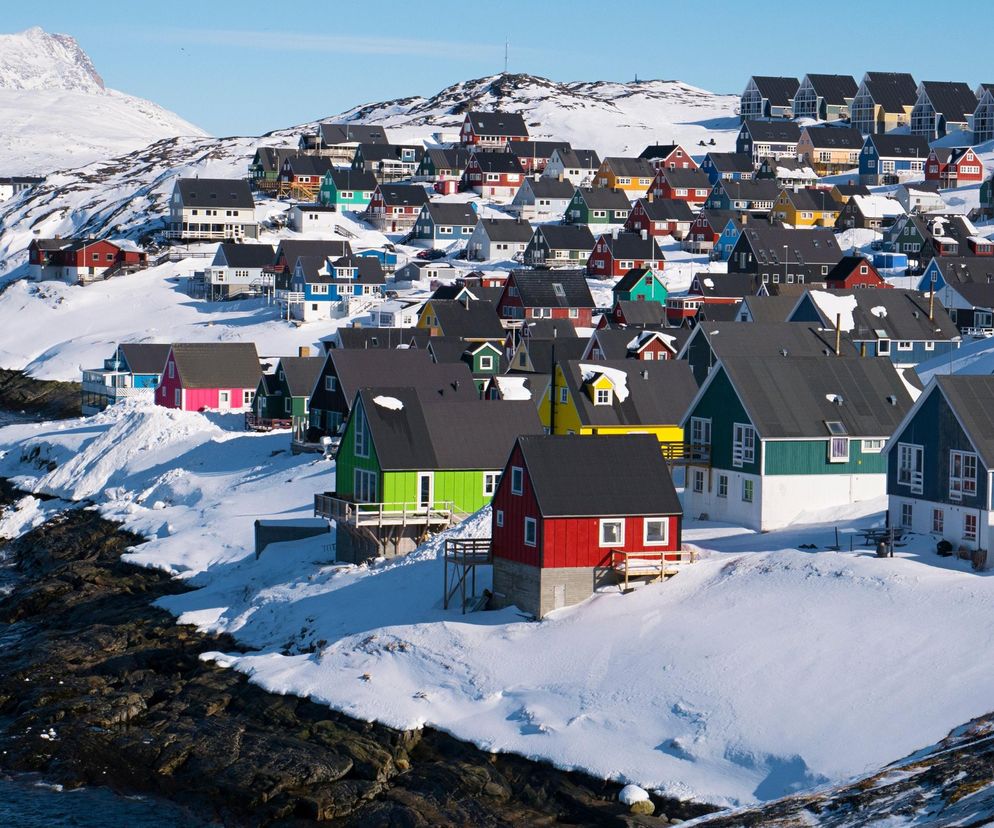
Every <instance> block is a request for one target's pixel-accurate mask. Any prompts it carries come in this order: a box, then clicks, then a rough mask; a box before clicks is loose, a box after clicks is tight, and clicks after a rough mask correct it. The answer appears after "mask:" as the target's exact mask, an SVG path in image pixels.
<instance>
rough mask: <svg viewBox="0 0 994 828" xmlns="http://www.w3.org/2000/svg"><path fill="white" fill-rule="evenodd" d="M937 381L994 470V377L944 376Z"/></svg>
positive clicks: (987, 462)
mask: <svg viewBox="0 0 994 828" xmlns="http://www.w3.org/2000/svg"><path fill="white" fill-rule="evenodd" d="M935 382H936V385H937V386H938V387H939V390H941V391H942V393H943V394H944V395H945V397H946V399H947V400H948V401H949V406H950V407H951V408H952V409H953V411H954V412H955V414H956V416H957V418H958V419H959V421H960V423H962V425H963V430H964V431H966V436H967V437H969V438H970V442H972V443H973V447H974V448H975V449H976V450H977V453H978V454H979V455H980V458H981V460H982V461H983V464H984V466H985V467H987V468H988V469H989V468H991V467H994V376H990V375H986V376H985V375H975V376H970V375H960V376H957V375H955V374H954V375H952V376H946V375H944V374H940V375H937V376H936V377H935Z"/></svg>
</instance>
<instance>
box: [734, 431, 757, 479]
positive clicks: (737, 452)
mask: <svg viewBox="0 0 994 828" xmlns="http://www.w3.org/2000/svg"><path fill="white" fill-rule="evenodd" d="M754 462H756V429H754V428H753V427H752V426H750V425H743V424H742V423H735V424H734V425H733V427H732V465H733V466H735V467H736V468H741V467H742V466H744V465H745V464H746V463H754Z"/></svg>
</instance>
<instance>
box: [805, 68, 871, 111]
mask: <svg viewBox="0 0 994 828" xmlns="http://www.w3.org/2000/svg"><path fill="white" fill-rule="evenodd" d="M804 77H805V78H807V80H808V82H809V83H810V84H811V86H812V88H813V89H814V90H815V92H816V93H817V94H818V95H819V96H820V97H822V98H824V99H825V103H827V104H834V105H842V104H845V103H846V101H847V100H852V98H854V97H855V96H856V90H857V89H859V87H858V86H857V84H856V81H855V79H854V78H853V76H852V75H812V74H808V75H805V76H804Z"/></svg>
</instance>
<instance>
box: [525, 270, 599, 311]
mask: <svg viewBox="0 0 994 828" xmlns="http://www.w3.org/2000/svg"><path fill="white" fill-rule="evenodd" d="M510 279H513V280H514V286H515V287H516V288H517V289H518V296H519V297H520V299H521V304H522V305H523V306H524V307H526V308H592V307H593V306H594V298H593V296H591V294H590V287H589V286H588V285H587V277H586V272H585V271H583V270H566V269H562V270H515V271H513V272H512V273H511V276H510ZM510 279H509V280H508V281H509V282H510ZM556 285H560V286H561V287H562V294H563V295H561V296H560V295H559V293H558V292H557V291H556V287H555V286H556Z"/></svg>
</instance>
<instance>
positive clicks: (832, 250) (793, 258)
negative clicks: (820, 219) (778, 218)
mask: <svg viewBox="0 0 994 828" xmlns="http://www.w3.org/2000/svg"><path fill="white" fill-rule="evenodd" d="M742 243H745V244H748V245H749V246H750V247H751V248H752V252H753V256H754V257H755V259H756V262H757V264H758V266H759V267H760V268H762V267H763V266H766V265H770V264H774V265H783V261H782V260H781V257H782V256H783V255H784V247H786V248H787V260H788V262H789V263H790V264H819V265H821V264H829V265H834V264H835V263H836V262H838V261H839V259H841V258H842V255H843V254H842V250H841V249H840V248H839V243H838V241H837V240H836V238H835V234H834V233H833V232H832V231H831V230H827V229H822V228H817V227H812V228H810V229H803V230H802V229H797V228H791V227H784V226H783V225H780V224H768V223H766V222H760V221H757V222H752V221H751V222H749V223H748V224H746V225H745V226H744V227H743V228H742V233H741V234H740V235H739V241H738V242H737V244H742Z"/></svg>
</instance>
